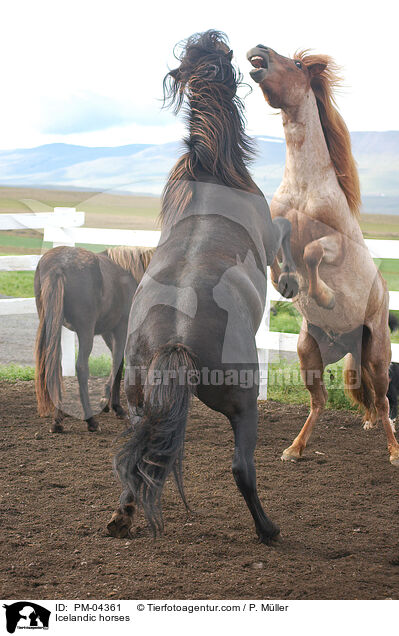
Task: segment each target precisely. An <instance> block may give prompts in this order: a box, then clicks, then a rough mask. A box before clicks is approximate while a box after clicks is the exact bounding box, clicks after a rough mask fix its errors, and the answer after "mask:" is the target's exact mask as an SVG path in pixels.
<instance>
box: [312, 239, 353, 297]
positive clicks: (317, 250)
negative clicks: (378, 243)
mask: <svg viewBox="0 0 399 636" xmlns="http://www.w3.org/2000/svg"><path fill="white" fill-rule="evenodd" d="M343 255H344V246H343V236H342V235H341V234H339V233H338V232H334V233H332V234H329V235H328V236H323V237H322V238H320V239H317V240H316V241H312V242H311V243H308V244H307V245H306V247H305V250H304V252H303V260H304V263H305V266H306V269H307V272H308V276H309V296H311V298H314V300H315V301H316V303H317V304H318V305H319V307H323V308H324V309H333V308H334V306H335V294H334V292H333V290H332V289H331V288H330V287H329V286H328V285H326V283H325V282H324V281H323V280H322V279H321V278H320V275H319V266H320V263H321V262H322V261H323V262H324V263H328V264H329V265H338V264H339V263H340V261H341V260H342V258H343Z"/></svg>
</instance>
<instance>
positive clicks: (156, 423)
mask: <svg viewBox="0 0 399 636" xmlns="http://www.w3.org/2000/svg"><path fill="white" fill-rule="evenodd" d="M179 59H180V65H179V67H178V68H176V69H174V70H171V71H170V72H169V73H168V74H167V76H166V78H165V81H164V89H165V97H166V98H168V97H169V98H170V100H171V103H174V104H175V105H176V110H179V108H180V106H181V105H182V103H183V101H187V114H188V124H189V135H188V139H187V141H186V152H185V153H184V154H183V155H182V157H181V158H180V159H179V160H178V162H177V163H176V165H175V166H174V168H173V169H172V171H171V173H170V175H169V179H168V182H167V184H166V186H165V189H164V193H163V200H162V210H161V221H162V233H161V240H160V244H159V245H158V247H157V251H156V252H155V254H154V257H153V259H152V261H151V263H150V265H149V268H148V270H147V271H146V273H145V275H144V277H143V280H142V282H141V283H140V285H139V287H138V289H137V292H136V295H135V297H134V299H133V303H132V310H131V313H130V319H129V328H128V338H127V343H126V350H125V355H126V365H127V367H126V374H125V388H126V395H127V399H128V403H129V408H130V413H131V418H132V436H131V439H130V440H129V441H128V442H127V444H126V445H125V446H124V447H123V448H122V449H121V450H120V452H119V453H118V454H117V456H116V458H115V468H116V471H117V473H118V475H119V478H120V480H121V482H122V486H123V492H122V495H121V498H120V505H119V508H118V509H117V510H116V512H114V514H113V515H112V518H111V520H110V522H109V524H108V530H109V532H110V534H111V535H112V536H115V537H125V536H129V534H130V528H131V525H132V517H133V514H134V510H135V508H136V506H137V505H141V506H142V507H143V508H144V512H145V515H146V517H147V520H148V522H149V524H150V526H151V528H152V530H153V533H154V534H156V533H157V532H160V531H162V528H163V523H162V513H161V495H162V490H163V486H164V483H165V480H166V478H167V476H168V474H169V473H171V472H172V471H173V472H174V475H175V478H176V480H177V483H178V486H179V490H180V494H181V495H182V497H183V501H185V500H184V493H183V487H182V476H181V464H182V452H183V444H184V437H185V427H186V420H187V413H188V408H189V402H190V397H191V394H192V393H193V392H195V393H196V394H197V396H198V398H199V399H200V400H201V401H202V402H204V404H206V405H207V406H209V407H210V408H212V409H214V410H216V411H219V412H220V413H223V414H224V415H226V416H227V418H228V419H229V420H230V423H231V426H232V428H233V431H234V437H235V451H234V459H233V475H234V478H235V481H236V484H237V486H238V488H239V490H240V491H241V494H242V495H243V497H244V499H245V501H246V503H247V505H248V508H249V510H250V512H251V514H252V517H253V520H254V522H255V528H256V531H257V534H258V536H259V539H260V540H261V541H263V542H266V543H267V542H269V541H271V540H272V539H273V538H275V537H276V536H277V535H278V533H279V528H278V527H277V525H275V524H274V523H273V522H272V521H271V520H270V519H269V518H268V517H267V516H266V514H265V513H264V511H263V509H262V505H261V503H260V501H259V498H258V494H257V488H256V475H255V466H254V459H253V456H254V449H255V444H256V434H257V433H256V431H257V420H258V409H257V395H258V383H259V378H258V373H259V371H258V360H257V353H256V343H255V334H256V332H257V329H258V327H259V324H260V321H261V318H262V315H263V309H264V304H265V299H266V275H265V274H266V267H267V263H272V262H273V260H274V258H275V256H276V254H277V251H278V250H279V249H280V247H282V248H283V274H282V278H281V279H280V289H281V290H282V291H285V293H287V295H292V294H293V293H296V291H297V286H296V277H295V273H294V266H293V262H292V258H291V253H290V249H289V241H290V231H291V227H290V224H289V222H288V221H286V219H278V220H275V221H273V222H272V220H271V217H270V213H269V209H268V206H267V203H266V200H265V198H264V196H263V195H262V193H261V191H260V190H259V189H258V187H257V186H256V185H255V183H254V182H253V181H252V179H251V177H250V174H249V172H248V170H247V167H246V164H247V162H248V159H249V157H250V155H251V144H250V140H249V139H248V137H247V136H246V135H245V133H244V126H243V117H242V104H241V101H240V99H239V98H238V96H237V94H236V93H237V87H238V84H239V80H240V77H239V76H238V75H237V71H236V70H235V69H234V67H233V65H232V63H231V59H232V51H230V49H229V47H228V45H227V41H226V36H224V35H223V34H221V33H219V32H216V31H207V32H205V33H200V34H195V35H193V36H191V37H190V38H188V40H187V41H186V43H185V45H184V47H183V49H182V52H181V55H180V57H179ZM287 287H289V288H290V289H289V290H287ZM210 461H211V458H210Z"/></svg>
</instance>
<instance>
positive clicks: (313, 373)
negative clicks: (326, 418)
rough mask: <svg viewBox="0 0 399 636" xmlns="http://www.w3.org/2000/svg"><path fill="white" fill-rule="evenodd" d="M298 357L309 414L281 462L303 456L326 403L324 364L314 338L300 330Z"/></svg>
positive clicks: (304, 330)
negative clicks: (308, 404)
mask: <svg viewBox="0 0 399 636" xmlns="http://www.w3.org/2000/svg"><path fill="white" fill-rule="evenodd" d="M298 356H299V360H300V364H301V375H302V379H303V381H304V383H305V386H306V388H307V390H308V391H309V393H310V413H309V416H308V418H307V420H306V422H305V424H304V425H303V427H302V429H301V431H300V433H299V435H297V437H296V438H295V439H294V441H293V442H292V444H291V446H289V447H288V448H286V449H285V450H284V452H283V454H282V456H281V459H282V461H297V460H298V459H300V457H301V456H302V454H303V451H304V450H305V448H306V445H307V442H308V440H309V438H310V436H311V434H312V431H313V428H314V426H315V424H316V422H317V420H318V418H319V416H320V414H321V413H322V412H323V410H324V407H325V404H326V402H327V391H326V389H325V386H324V383H323V372H324V363H323V360H322V357H321V354H320V349H319V347H318V345H317V343H316V341H315V340H314V338H313V337H312V336H311V335H310V334H309V333H308V332H307V331H306V328H305V329H304V328H302V330H301V333H300V335H299V340H298Z"/></svg>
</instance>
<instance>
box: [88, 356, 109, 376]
mask: <svg viewBox="0 0 399 636" xmlns="http://www.w3.org/2000/svg"><path fill="white" fill-rule="evenodd" d="M89 371H90V375H91V376H94V377H95V378H106V377H107V376H108V375H109V374H110V373H111V358H110V357H109V356H106V355H102V356H98V357H96V358H95V357H94V356H90V358H89Z"/></svg>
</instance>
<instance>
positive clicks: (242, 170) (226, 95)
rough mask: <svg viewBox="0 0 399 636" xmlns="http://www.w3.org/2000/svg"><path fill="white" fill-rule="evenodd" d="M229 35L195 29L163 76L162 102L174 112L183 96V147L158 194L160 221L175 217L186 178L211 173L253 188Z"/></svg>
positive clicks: (187, 196)
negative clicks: (176, 63)
mask: <svg viewBox="0 0 399 636" xmlns="http://www.w3.org/2000/svg"><path fill="white" fill-rule="evenodd" d="M232 55H233V52H232V51H231V50H230V48H229V46H228V43H227V37H226V36H225V35H224V34H223V33H220V32H218V31H213V30H211V31H206V32H205V33H197V34H195V35H192V36H191V37H190V38H188V39H187V40H186V41H185V42H184V43H183V44H182V45H181V52H180V55H177V56H176V57H177V58H178V59H179V60H180V62H181V63H180V66H179V67H178V68H176V69H174V70H171V71H169V73H168V74H167V75H166V77H165V79H164V102H165V104H167V105H169V106H174V109H175V112H176V113H177V112H178V111H179V110H180V109H181V106H182V105H183V102H184V100H185V98H186V99H187V102H188V103H187V119H188V129H189V136H188V138H186V139H185V140H184V141H185V144H186V146H187V152H186V153H185V154H184V155H183V156H182V157H180V159H179V160H178V161H177V163H176V165H175V166H174V168H173V169H172V171H171V173H170V175H169V179H168V182H167V184H166V186H165V189H164V192H163V197H162V211H161V215H160V216H161V220H162V222H165V221H166V220H167V221H170V220H171V219H173V218H176V217H177V216H179V215H180V214H181V213H182V212H183V211H184V209H185V208H186V207H187V205H188V204H189V202H190V200H191V188H190V187H189V182H190V181H206V180H207V178H208V179H209V178H212V180H213V181H214V180H216V181H217V182H219V183H220V184H222V185H226V186H230V187H233V188H238V189H242V190H250V191H254V190H255V189H256V187H255V186H254V183H253V181H252V179H251V177H250V175H249V173H248V170H247V168H246V164H247V163H248V162H249V161H250V160H251V158H252V156H253V153H254V150H253V146H252V142H251V140H250V139H249V137H247V135H246V134H245V132H244V115H243V105H242V101H241V99H240V98H239V97H238V96H237V88H238V86H239V84H240V83H241V81H242V76H241V74H240V73H239V71H237V70H236V69H235V68H234V67H233V65H232V63H231V58H232Z"/></svg>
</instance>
